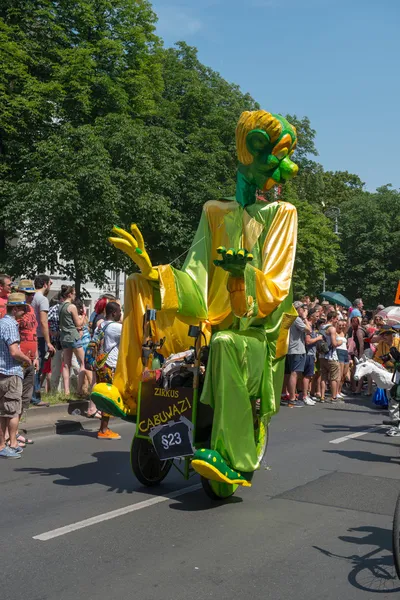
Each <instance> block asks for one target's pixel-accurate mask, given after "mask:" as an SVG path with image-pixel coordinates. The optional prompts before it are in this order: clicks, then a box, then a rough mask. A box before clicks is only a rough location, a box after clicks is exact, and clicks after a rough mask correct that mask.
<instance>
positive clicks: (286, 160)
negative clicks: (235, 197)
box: [236, 110, 298, 191]
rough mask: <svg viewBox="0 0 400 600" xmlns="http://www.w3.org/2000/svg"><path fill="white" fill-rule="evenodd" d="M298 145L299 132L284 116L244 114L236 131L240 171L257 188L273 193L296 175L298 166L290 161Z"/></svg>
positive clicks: (261, 111) (255, 112)
mask: <svg viewBox="0 0 400 600" xmlns="http://www.w3.org/2000/svg"><path fill="white" fill-rule="evenodd" d="M296 143H297V134H296V129H295V128H294V127H293V125H291V124H290V123H289V122H288V121H287V120H286V119H285V118H284V117H282V116H281V115H273V114H270V113H267V112H265V111H263V110H259V111H253V112H245V113H242V115H241V117H240V119H239V123H238V126H237V129H236V147H237V152H238V158H239V162H240V164H239V170H240V171H241V172H242V173H243V175H244V176H245V177H246V179H248V181H249V182H250V183H253V184H255V185H256V186H257V188H259V189H261V190H263V191H267V190H270V189H271V188H272V187H273V186H274V185H277V184H279V183H281V182H284V181H287V180H288V179H291V178H292V177H294V176H295V175H296V173H297V171H298V166H297V165H296V164H295V163H294V162H293V161H292V160H291V158H290V157H291V156H292V154H293V152H294V150H295V148H296Z"/></svg>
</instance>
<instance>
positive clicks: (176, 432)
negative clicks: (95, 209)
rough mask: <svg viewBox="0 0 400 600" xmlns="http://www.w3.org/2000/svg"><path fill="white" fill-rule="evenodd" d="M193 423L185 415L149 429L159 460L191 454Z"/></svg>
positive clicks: (192, 450) (192, 451)
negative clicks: (177, 419)
mask: <svg viewBox="0 0 400 600" xmlns="http://www.w3.org/2000/svg"><path fill="white" fill-rule="evenodd" d="M192 430H193V425H192V423H191V422H190V421H188V420H187V419H186V418H185V417H180V420H179V421H170V422H169V423H167V424H166V425H159V426H158V427H154V428H153V429H152V430H151V431H150V438H151V441H152V442H153V446H154V448H155V450H156V452H157V455H158V458H159V459H160V460H168V459H171V458H178V457H180V456H191V455H192V454H193V453H194V449H193V444H192Z"/></svg>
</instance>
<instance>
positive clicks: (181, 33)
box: [154, 4, 203, 38]
mask: <svg viewBox="0 0 400 600" xmlns="http://www.w3.org/2000/svg"><path fill="white" fill-rule="evenodd" d="M154 10H155V12H156V14H157V16H158V23H157V31H158V33H159V34H160V35H161V36H162V37H164V36H168V37H175V38H184V37H186V36H188V35H194V34H195V33H197V32H198V31H200V29H202V27H203V23H202V22H201V21H200V19H198V18H196V17H194V16H192V15H191V14H189V13H188V12H187V11H185V10H182V8H180V7H179V6H165V7H161V6H157V4H154Z"/></svg>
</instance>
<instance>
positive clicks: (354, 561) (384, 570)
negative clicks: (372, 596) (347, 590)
mask: <svg viewBox="0 0 400 600" xmlns="http://www.w3.org/2000/svg"><path fill="white" fill-rule="evenodd" d="M348 531H349V532H356V533H358V534H365V535H364V537H362V535H355V536H348V535H343V536H339V540H341V541H342V542H348V543H349V544H355V546H356V547H357V550H358V551H359V554H350V555H349V556H343V555H340V554H335V553H333V552H330V551H329V550H325V549H324V548H319V547H318V546H313V548H315V549H316V550H318V551H319V552H321V554H323V555H324V556H326V557H328V558H335V559H338V560H342V561H346V562H348V563H349V565H350V566H351V570H350V572H349V574H348V581H349V583H350V584H351V585H352V586H354V587H356V588H358V589H359V590H363V591H367V592H373V593H376V594H388V593H398V592H400V581H399V580H398V578H397V576H396V571H395V567H394V564H393V554H392V532H391V530H390V529H383V528H381V527H373V526H363V527H354V528H351V529H348ZM363 545H365V546H375V549H373V550H370V551H368V552H366V553H365V554H363V553H362V552H361V551H360V550H359V548H360V546H363Z"/></svg>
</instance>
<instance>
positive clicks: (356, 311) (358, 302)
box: [351, 298, 364, 319]
mask: <svg viewBox="0 0 400 600" xmlns="http://www.w3.org/2000/svg"><path fill="white" fill-rule="evenodd" d="M363 308H364V302H363V301H362V298H356V299H355V300H354V302H353V310H352V311H351V316H352V317H359V318H360V319H361V318H362V316H363V315H362V310H363Z"/></svg>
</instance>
